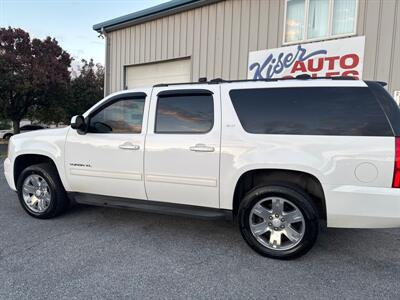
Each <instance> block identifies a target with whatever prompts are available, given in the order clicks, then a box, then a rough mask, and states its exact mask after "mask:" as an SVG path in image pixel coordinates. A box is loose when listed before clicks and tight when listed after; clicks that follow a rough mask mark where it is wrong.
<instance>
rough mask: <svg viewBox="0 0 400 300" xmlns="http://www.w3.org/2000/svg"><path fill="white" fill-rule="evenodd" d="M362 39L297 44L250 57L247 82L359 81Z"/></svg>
mask: <svg viewBox="0 0 400 300" xmlns="http://www.w3.org/2000/svg"><path fill="white" fill-rule="evenodd" d="M364 45H365V37H364V36H360V37H354V38H346V39H338V40H333V41H326V42H320V43H309V44H299V45H294V46H287V47H282V48H276V49H268V50H261V51H253V52H250V53H249V64H248V76H247V77H248V79H267V78H290V77H296V76H297V75H300V74H308V75H310V76H312V77H332V76H352V77H356V78H362V70H363V61H364Z"/></svg>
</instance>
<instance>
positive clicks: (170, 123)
mask: <svg viewBox="0 0 400 300" xmlns="http://www.w3.org/2000/svg"><path fill="white" fill-rule="evenodd" d="M213 124H214V102H213V97H212V95H210V94H198V95H188V94H183V95H171V96H163V97H159V98H158V103H157V112H156V124H155V132H156V133H206V132H209V131H210V130H211V129H212V127H213Z"/></svg>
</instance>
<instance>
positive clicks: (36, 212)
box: [17, 164, 68, 219]
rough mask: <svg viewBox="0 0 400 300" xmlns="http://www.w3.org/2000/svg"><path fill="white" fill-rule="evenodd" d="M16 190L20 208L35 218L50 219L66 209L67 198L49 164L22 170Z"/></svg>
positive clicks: (56, 174) (53, 169) (54, 170)
mask: <svg viewBox="0 0 400 300" xmlns="http://www.w3.org/2000/svg"><path fill="white" fill-rule="evenodd" d="M17 190H18V198H19V201H20V203H21V205H22V207H23V208H24V209H25V211H26V212H27V213H28V214H29V215H31V216H33V217H35V218H39V219H48V218H52V217H55V216H57V215H59V214H61V213H63V212H64V211H65V210H66V209H67V207H68V198H67V196H66V193H65V191H64V188H63V186H62V183H61V180H60V178H59V176H58V173H57V170H56V169H55V168H54V167H53V166H52V165H50V164H38V165H33V166H30V167H28V168H26V169H25V170H23V171H22V173H21V175H20V176H19V178H18V182H17Z"/></svg>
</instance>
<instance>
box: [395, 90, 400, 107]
mask: <svg viewBox="0 0 400 300" xmlns="http://www.w3.org/2000/svg"><path fill="white" fill-rule="evenodd" d="M394 100H396V102H397V104H398V105H400V91H394Z"/></svg>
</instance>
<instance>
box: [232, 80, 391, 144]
mask: <svg viewBox="0 0 400 300" xmlns="http://www.w3.org/2000/svg"><path fill="white" fill-rule="evenodd" d="M230 97H231V99H232V103H233V106H234V107H235V110H236V113H237V115H238V117H239V119H240V122H241V124H242V126H243V128H244V130H246V131H247V132H249V133H258V134H303V135H346V136H393V132H392V130H391V128H390V125H389V124H388V121H387V118H386V116H385V114H384V113H383V111H382V109H381V107H380V105H379V103H378V101H377V100H376V99H375V97H374V95H373V94H372V93H371V91H370V90H369V89H368V88H363V87H305V88H268V89H267V88H263V89H242V90H231V91H230Z"/></svg>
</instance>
